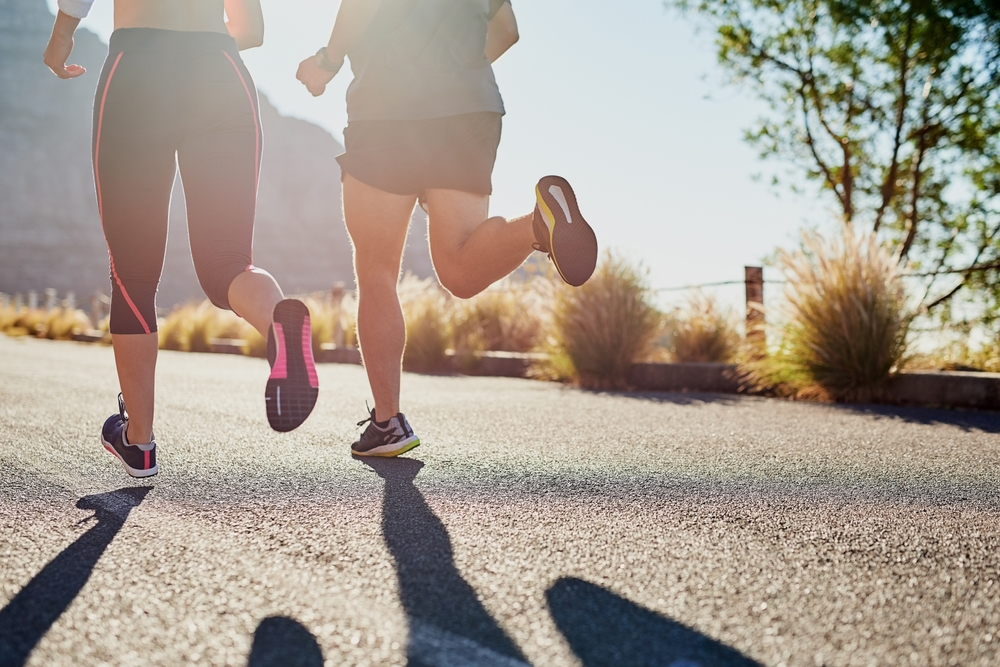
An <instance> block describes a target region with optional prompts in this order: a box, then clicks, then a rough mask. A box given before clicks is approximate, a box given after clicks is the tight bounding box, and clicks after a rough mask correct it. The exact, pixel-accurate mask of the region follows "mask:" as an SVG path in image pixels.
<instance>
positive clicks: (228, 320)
mask: <svg viewBox="0 0 1000 667" xmlns="http://www.w3.org/2000/svg"><path fill="white" fill-rule="evenodd" d="M157 328H158V329H159V341H160V349H161V350H180V351H183V352H211V351H212V341H213V339H216V338H224V339H230V340H232V339H235V340H243V341H245V340H247V338H248V337H249V336H250V334H251V333H253V334H256V332H255V331H254V330H253V327H251V326H250V325H249V324H248V323H247V322H246V321H245V320H243V319H242V318H241V317H239V316H238V315H237V314H236V313H234V312H232V311H230V310H221V309H219V308H216V307H215V306H213V305H212V303H211V302H210V301H208V300H207V299H206V300H205V301H202V302H201V303H197V304H193V303H192V304H186V305H183V306H178V307H177V308H174V309H173V310H172V311H171V312H170V314H168V315H167V317H166V318H164V319H163V320H161V321H160V322H159V323H158V325H157ZM258 337H259V336H258Z"/></svg>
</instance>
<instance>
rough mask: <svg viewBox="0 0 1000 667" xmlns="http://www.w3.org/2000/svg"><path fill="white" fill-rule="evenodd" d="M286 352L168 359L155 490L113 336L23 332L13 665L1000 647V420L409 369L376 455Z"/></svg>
mask: <svg viewBox="0 0 1000 667" xmlns="http://www.w3.org/2000/svg"><path fill="white" fill-rule="evenodd" d="M266 374H267V373H266V363H265V362H264V361H261V360H257V359H245V358H240V357H231V356H222V355H200V354H183V353H163V354H162V356H161V357H160V365H159V378H158V391H159V398H158V414H157V423H156V435H157V441H158V443H159V462H160V467H161V472H160V474H159V475H158V476H157V477H154V478H151V479H150V480H149V481H147V482H137V481H134V480H132V479H130V478H128V477H127V476H126V475H125V473H124V471H123V470H122V469H121V467H120V466H119V465H118V463H117V462H116V461H115V460H114V459H113V458H112V457H110V456H109V455H108V454H107V453H105V452H104V451H103V449H102V448H101V446H100V444H99V442H98V431H99V429H100V425H101V423H102V422H103V420H104V419H105V418H106V417H107V416H108V415H109V414H111V413H112V412H113V411H114V410H115V409H116V407H117V404H116V401H115V396H116V393H117V388H116V387H117V383H116V379H115V375H114V364H113V361H112V352H111V350H110V349H109V348H104V347H99V346H87V345H82V344H73V343H54V342H47V341H36V340H15V339H9V338H6V337H3V336H0V665H3V666H7V665H21V664H30V665H98V664H101V665H103V664H108V665H129V666H134V665H182V664H199V665H200V664H205V665H252V666H254V667H260V666H262V665H309V666H314V665H321V664H327V665H340V664H349V665H402V664H409V665H428V666H430V665H503V666H513V665H522V664H525V663H528V664H533V665H539V666H543V665H544V666H548V665H555V666H558V665H581V664H582V665H586V666H587V667H596V666H598V665H649V666H653V665H657V666H663V667H693V666H695V665H701V666H708V665H756V664H763V665H810V666H820V665H996V664H998V663H1000V549H998V547H1000V415H997V414H987V413H971V412H950V411H934V410H915V409H914V410H909V409H896V408H872V407H859V406H832V405H818V404H804V403H792V402H785V401H778V400H765V399H755V398H740V397H731V396H710V395H684V394H644V395H631V394H613V393H594V392H586V391H579V390H575V389H571V388H566V387H562V386H558V385H554V384H547V383H541V382H533V381H528V380H513V379H502V378H468V377H435V376H422V375H411V374H407V375H405V376H404V379H403V390H404V411H405V412H406V413H407V416H408V417H409V418H410V421H411V423H412V424H413V426H414V428H415V429H416V431H417V433H418V434H419V435H420V436H421V438H422V441H423V444H422V445H421V447H419V448H418V449H416V450H414V451H413V452H412V453H411V454H412V456H410V457H409V458H407V459H399V460H387V461H382V462H379V463H374V464H372V465H367V464H366V463H364V462H361V461H357V460H354V459H352V458H351V457H350V455H349V452H348V447H349V445H350V443H351V441H352V439H353V437H354V436H355V434H356V433H357V430H358V429H357V428H356V427H355V422H356V421H358V420H360V419H361V418H363V417H364V416H365V409H364V408H365V399H366V398H367V396H368V391H367V384H366V382H365V377H364V373H363V370H362V369H360V368H358V367H352V366H336V365H325V366H322V367H321V368H320V369H319V376H320V382H321V389H320V398H319V403H318V405H317V409H316V412H315V413H314V414H313V416H312V417H311V418H310V420H309V421H308V422H307V423H306V424H305V425H304V426H303V427H302V428H300V429H299V430H297V431H295V432H293V433H290V434H277V433H273V432H271V431H270V430H269V429H268V427H267V422H266V419H265V415H264V404H263V386H264V380H265V378H266Z"/></svg>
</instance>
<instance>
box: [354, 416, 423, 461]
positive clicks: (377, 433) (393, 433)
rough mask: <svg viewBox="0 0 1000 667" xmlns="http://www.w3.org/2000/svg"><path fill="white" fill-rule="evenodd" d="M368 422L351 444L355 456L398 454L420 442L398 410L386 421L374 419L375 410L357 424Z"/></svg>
mask: <svg viewBox="0 0 1000 667" xmlns="http://www.w3.org/2000/svg"><path fill="white" fill-rule="evenodd" d="M365 424H368V428H366V429H365V432H364V433H362V434H361V438H360V439H359V440H358V441H357V442H355V443H354V444H353V445H351V453H352V454H354V455H355V456H399V455H400V454H402V453H404V452H408V451H410V450H411V449H413V448H414V447H416V446H417V445H419V444H420V438H418V437H417V436H416V435H414V433H413V429H412V428H410V425H409V423H407V421H406V417H404V416H403V413H402V412H400V413H399V414H398V415H396V416H395V417H392V418H390V419H389V421H386V422H377V421H375V410H372V411H371V414H369V415H368V419H362V420H361V421H359V422H358V426H364V425H365Z"/></svg>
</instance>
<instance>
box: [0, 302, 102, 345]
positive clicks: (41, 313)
mask: <svg viewBox="0 0 1000 667" xmlns="http://www.w3.org/2000/svg"><path fill="white" fill-rule="evenodd" d="M88 329H90V318H89V317H87V314H86V313H84V312H83V311H82V310H77V309H75V308H54V309H53V310H51V311H47V310H45V309H44V308H34V309H28V308H21V309H20V310H16V309H15V308H14V307H13V306H8V307H7V308H4V309H3V310H0V331H3V332H4V333H6V334H7V335H8V336H36V337H38V338H48V339H50V340H72V339H73V336H75V335H76V334H79V333H83V332H84V331H87V330H88Z"/></svg>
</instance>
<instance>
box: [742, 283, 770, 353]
mask: <svg viewBox="0 0 1000 667" xmlns="http://www.w3.org/2000/svg"><path fill="white" fill-rule="evenodd" d="M743 270H744V272H745V280H746V295H747V297H746V302H747V319H746V338H747V343H749V344H750V347H751V348H753V350H754V352H755V354H759V355H763V354H764V351H765V349H766V345H767V336H766V333H765V331H764V269H763V268H762V267H759V266H745V267H743Z"/></svg>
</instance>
